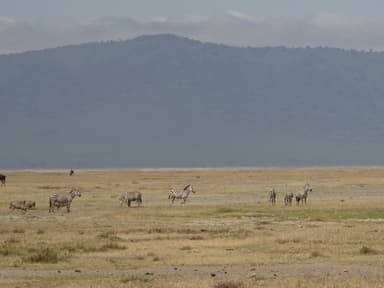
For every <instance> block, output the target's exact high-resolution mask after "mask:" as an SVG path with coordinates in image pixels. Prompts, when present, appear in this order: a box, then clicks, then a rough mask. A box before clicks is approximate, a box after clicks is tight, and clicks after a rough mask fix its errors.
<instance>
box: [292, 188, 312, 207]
mask: <svg viewBox="0 0 384 288" xmlns="http://www.w3.org/2000/svg"><path fill="white" fill-rule="evenodd" d="M308 192H312V187H311V185H309V184H308V183H307V184H305V185H304V192H303V193H296V195H295V198H296V203H297V205H299V204H300V201H301V205H303V204H305V205H307V197H308Z"/></svg>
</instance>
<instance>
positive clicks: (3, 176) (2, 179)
mask: <svg viewBox="0 0 384 288" xmlns="http://www.w3.org/2000/svg"><path fill="white" fill-rule="evenodd" d="M6 178H7V176H5V175H3V174H0V182H1V184H3V185H5V179H6Z"/></svg>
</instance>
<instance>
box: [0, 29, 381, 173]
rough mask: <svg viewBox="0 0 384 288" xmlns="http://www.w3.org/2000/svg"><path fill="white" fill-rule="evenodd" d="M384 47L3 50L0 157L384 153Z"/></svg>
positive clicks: (270, 160) (340, 159) (358, 156)
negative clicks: (5, 52) (365, 49)
mask: <svg viewBox="0 0 384 288" xmlns="http://www.w3.org/2000/svg"><path fill="white" fill-rule="evenodd" d="M383 75H384V53H379V52H358V51H352V50H351V51H348V50H340V49H332V48H295V49H293V48H284V47H265V48H236V47H228V46H223V45H217V44H210V43H203V42H198V41H193V40H190V39H186V38H182V37H176V36H173V35H154V36H142V37H139V38H136V39H133V40H128V41H119V42H105V43H91V44H84V45H76V46H67V47H60V48H55V49H47V50H42V51H33V52H27V53H22V54H13V55H2V56H0V120H1V121H0V129H1V130H0V131H1V146H0V147H1V149H0V168H70V167H72V168H112V167H116V168H118V167H128V168H129V167H191V166H193V167H206V166H208V167H212V166H282V165H283V166H287V165H289V166H296V165H300V166H304V165H379V164H384V154H383V153H381V152H382V147H383V144H384V130H383V129H384V115H383V111H384V98H383V95H384V81H383Z"/></svg>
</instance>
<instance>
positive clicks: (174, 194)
mask: <svg viewBox="0 0 384 288" xmlns="http://www.w3.org/2000/svg"><path fill="white" fill-rule="evenodd" d="M190 192H192V193H196V191H195V190H193V187H192V185H191V184H188V185H187V186H185V187H184V189H183V191H175V190H173V189H172V190H171V191H169V193H168V199H170V200H171V201H172V203H173V202H174V201H175V199H182V200H183V201H182V202H181V203H182V204H185V202H186V201H187V198H188V195H189V193H190Z"/></svg>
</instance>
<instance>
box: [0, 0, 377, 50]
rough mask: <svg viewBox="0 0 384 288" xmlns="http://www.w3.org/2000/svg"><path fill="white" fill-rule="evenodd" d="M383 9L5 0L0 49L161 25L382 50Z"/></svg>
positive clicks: (207, 0)
mask: <svg viewBox="0 0 384 288" xmlns="http://www.w3.org/2000/svg"><path fill="white" fill-rule="evenodd" d="M383 11H384V1H382V0H365V1H362V0H194V1H190V0H188V1H187V0H65V1H63V0H0V53H1V54H3V53H11V52H19V51H28V50H36V49H44V48H50V47H57V46H63V45H68V44H78V43H85V42H94V41H107V40H125V39H131V38H134V37H137V36H140V35H143V34H158V33H172V34H177V35H181V36H186V37H189V38H193V39H197V40H201V41H208V42H215V43H222V44H228V45H233V46H255V47H260V46H288V47H303V46H311V47H317V46H328V47H338V48H343V49H358V50H369V49H373V50H380V51H381V50H384V29H383V28H384V17H383V14H384V12H383Z"/></svg>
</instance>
